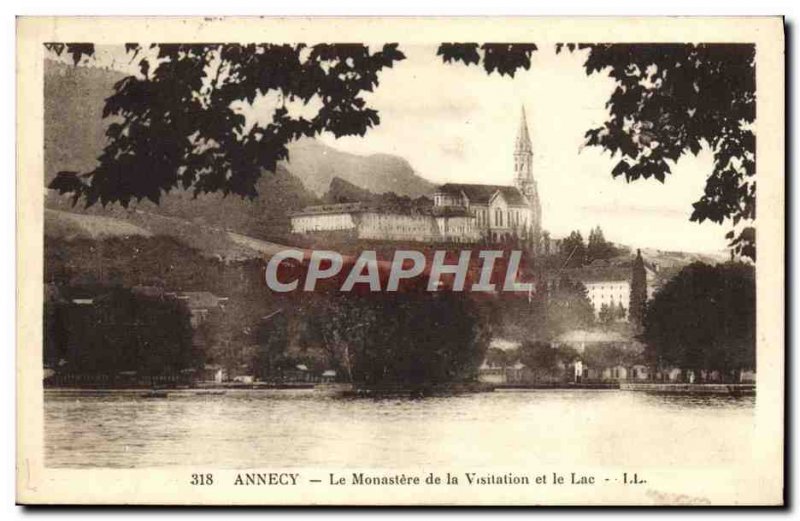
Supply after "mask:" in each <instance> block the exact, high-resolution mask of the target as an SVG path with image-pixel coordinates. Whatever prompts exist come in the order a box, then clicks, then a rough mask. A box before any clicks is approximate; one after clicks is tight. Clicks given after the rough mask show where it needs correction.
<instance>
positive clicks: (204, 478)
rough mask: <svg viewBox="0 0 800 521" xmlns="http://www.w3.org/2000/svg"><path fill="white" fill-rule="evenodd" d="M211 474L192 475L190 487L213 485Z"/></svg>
mask: <svg viewBox="0 0 800 521" xmlns="http://www.w3.org/2000/svg"><path fill="white" fill-rule="evenodd" d="M213 484H214V476H213V474H192V485H213Z"/></svg>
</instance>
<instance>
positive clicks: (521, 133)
mask: <svg viewBox="0 0 800 521" xmlns="http://www.w3.org/2000/svg"><path fill="white" fill-rule="evenodd" d="M532 151H533V147H532V146H531V137H530V135H529V134H528V118H527V117H525V105H523V106H522V117H521V118H520V120H519V130H518V131H517V145H516V146H515V147H514V152H515V153H516V154H520V153H526V152H532Z"/></svg>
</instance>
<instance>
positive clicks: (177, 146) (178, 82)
mask: <svg viewBox="0 0 800 521" xmlns="http://www.w3.org/2000/svg"><path fill="white" fill-rule="evenodd" d="M76 45H78V44H66V49H67V50H68V51H70V49H72V51H74V52H80V53H81V55H83V53H86V52H89V51H90V49H88V48H83V47H77V48H76V47H75V46H76ZM70 46H72V47H70ZM51 48H52V49H53V51H54V52H58V49H57V48H54V47H51ZM126 50H127V51H128V52H129V53H131V54H132V55H133V58H132V59H134V58H136V57H139V61H138V65H139V74H137V75H130V76H127V77H125V78H123V79H122V80H121V81H119V82H118V83H117V84H116V85H115V93H114V94H113V95H112V96H110V97H109V98H108V99H107V100H106V106H105V109H104V112H103V117H104V118H115V122H113V123H112V124H110V125H109V127H108V131H107V136H108V144H107V146H106V148H105V150H104V151H103V153H102V155H101V156H100V158H99V163H100V164H99V166H97V168H95V169H94V170H92V171H90V172H85V173H78V172H73V171H65V172H60V173H59V175H58V176H57V177H56V179H54V180H53V181H52V183H51V184H50V188H53V189H55V190H58V191H59V192H60V193H62V194H64V193H69V194H72V195H73V202H74V203H77V202H78V201H79V200H81V199H83V200H84V202H85V204H86V205H87V206H91V205H93V204H95V203H97V202H100V203H101V204H103V205H106V204H109V203H120V204H122V205H123V206H127V205H128V204H129V203H130V201H131V200H137V201H139V200H142V199H149V200H151V201H153V202H156V203H157V202H159V200H160V198H161V195H162V193H163V192H168V191H170V190H171V189H173V188H176V187H182V188H184V189H191V190H193V192H194V193H195V194H196V195H197V194H201V193H209V192H221V193H223V194H225V195H228V194H236V195H240V196H243V197H249V198H253V197H255V196H256V195H257V192H256V189H255V186H256V181H257V180H258V178H259V177H260V176H261V174H262V171H263V170H264V169H266V170H268V171H275V168H276V166H277V163H278V161H280V160H283V159H286V158H287V156H288V152H287V148H286V145H287V144H288V143H290V142H291V141H292V140H295V139H298V138H300V137H303V136H307V137H311V136H314V135H316V134H318V133H320V132H323V131H329V132H331V133H333V134H334V135H335V136H337V137H339V136H347V135H364V134H365V133H366V131H367V129H369V128H370V127H373V126H374V125H377V124H378V123H379V121H380V118H379V116H378V113H377V111H375V110H374V109H372V108H370V107H368V106H367V104H366V101H365V100H364V98H363V93H365V92H371V91H372V90H373V89H374V88H375V87H376V86H377V85H378V73H379V72H380V71H381V70H382V69H384V68H386V67H391V66H392V65H393V64H394V63H395V62H396V61H399V60H402V59H404V55H403V54H402V53H401V52H400V51H399V50H398V49H397V45H396V44H386V45H384V46H383V48H382V49H381V50H380V51H376V52H370V50H369V48H368V47H367V46H365V45H360V44H319V45H314V46H311V47H309V46H306V45H304V44H297V45H277V44H248V45H241V44H191V45H187V44H157V45H152V46H151V49H150V50H151V51H153V52H155V57H152V56H150V55H147V54H146V53H144V52H142V48H141V47H140V46H139V45H136V44H128V45H126ZM78 59H79V58H78ZM76 63H77V62H76ZM268 93H273V94H276V95H277V97H278V99H279V100H280V104H281V106H279V107H277V108H276V109H275V110H274V112H273V114H272V118H271V121H270V122H268V123H266V124H264V123H262V122H258V121H255V122H252V121H247V119H246V118H245V116H244V115H243V114H242V113H241V111H237V110H236V107H237V105H241V104H243V103H244V104H250V105H252V104H253V103H254V102H255V101H256V99H257V98H259V96H262V95H266V94H268ZM312 101H316V102H319V103H320V104H321V108H319V110H318V111H317V112H316V114H315V115H314V116H312V117H311V118H310V119H307V118H305V117H303V116H302V115H301V116H293V115H292V114H290V111H289V109H288V108H287V107H286V104H287V102H288V103H300V104H302V105H303V106H308V105H309V104H311V103H312Z"/></svg>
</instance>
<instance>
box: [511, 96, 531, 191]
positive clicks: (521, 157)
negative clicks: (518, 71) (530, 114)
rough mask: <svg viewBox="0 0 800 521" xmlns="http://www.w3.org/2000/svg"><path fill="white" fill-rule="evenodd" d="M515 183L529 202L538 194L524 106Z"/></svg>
mask: <svg viewBox="0 0 800 521" xmlns="http://www.w3.org/2000/svg"><path fill="white" fill-rule="evenodd" d="M514 183H515V184H516V185H517V188H519V191H520V192H522V193H523V194H525V196H526V197H528V199H529V200H530V199H531V196H533V195H534V193H535V192H536V183H535V182H534V180H533V146H531V137H530V134H529V133H528V118H527V117H526V116H525V106H524V105H523V106H522V116H521V117H520V120H519V130H518V131H517V142H516V145H515V146H514Z"/></svg>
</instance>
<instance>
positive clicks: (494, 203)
mask: <svg viewBox="0 0 800 521" xmlns="http://www.w3.org/2000/svg"><path fill="white" fill-rule="evenodd" d="M513 154H514V172H513V184H508V185H490V184H466V183H446V184H444V185H441V186H440V187H439V188H438V189H437V190H436V191H435V192H434V193H433V194H432V199H433V205H432V207H429V211H421V209H420V208H413V209H400V208H397V207H393V208H386V207H380V206H375V205H374V204H369V203H362V202H352V203H341V204H329V205H319V206H313V207H308V208H305V209H304V210H303V211H301V212H296V213H294V214H293V215H292V216H291V221H292V231H293V232H294V233H298V234H307V235H308V234H327V235H341V234H345V235H346V236H347V237H349V238H355V239H365V240H387V241H417V242H456V243H477V242H488V243H493V244H504V243H512V242H515V241H524V242H526V243H527V244H530V245H532V246H533V247H534V250H538V249H539V246H538V245H539V244H540V242H541V236H542V227H541V221H542V208H541V204H540V201H539V190H538V188H537V186H536V179H535V178H534V175H533V145H532V143H531V138H530V132H529V129H528V121H527V117H526V114H525V108H524V107H523V108H522V113H521V115H520V123H519V129H518V131H517V138H516V141H515V143H514V150H513ZM509 173H510V172H509Z"/></svg>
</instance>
